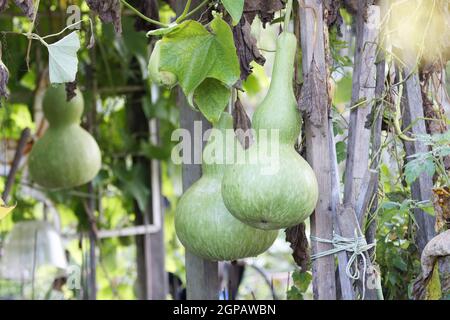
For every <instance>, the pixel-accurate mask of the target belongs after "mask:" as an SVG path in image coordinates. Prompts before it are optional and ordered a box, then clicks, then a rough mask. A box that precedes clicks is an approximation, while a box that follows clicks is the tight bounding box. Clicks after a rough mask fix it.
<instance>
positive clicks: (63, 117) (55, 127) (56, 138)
mask: <svg viewBox="0 0 450 320" xmlns="http://www.w3.org/2000/svg"><path fill="white" fill-rule="evenodd" d="M83 108H84V101H83V96H82V94H81V92H80V91H79V90H78V89H77V90H76V96H75V97H74V98H73V99H71V100H70V101H67V99H66V90H65V87H64V86H63V85H60V86H56V87H50V88H49V89H47V91H46V93H45V96H44V101H43V109H44V115H45V118H46V119H47V120H48V122H49V128H48V129H47V131H46V132H45V133H44V135H43V136H42V137H41V138H40V139H39V140H38V141H36V143H35V144H34V146H33V149H32V150H31V153H30V157H29V163H28V165H29V170H30V176H31V179H32V180H33V181H35V182H36V183H38V184H39V185H41V186H42V187H45V188H48V189H63V188H71V187H76V186H79V185H82V184H85V183H87V182H89V181H91V180H92V179H93V178H94V177H95V176H96V175H97V173H98V171H99V170H100V166H101V155H100V149H99V147H98V145H97V142H96V141H95V140H94V138H93V137H92V136H91V135H90V134H89V133H88V132H87V131H86V130H84V129H83V128H81V126H80V120H81V116H82V114H83Z"/></svg>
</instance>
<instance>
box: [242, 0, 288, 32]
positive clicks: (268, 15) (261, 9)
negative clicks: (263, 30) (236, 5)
mask: <svg viewBox="0 0 450 320" xmlns="http://www.w3.org/2000/svg"><path fill="white" fill-rule="evenodd" d="M283 8H284V3H283V1H282V0H247V1H245V4H244V15H245V16H246V18H247V21H248V22H249V23H250V24H251V23H252V22H253V19H255V17H256V15H258V16H259V18H260V19H261V22H262V23H263V26H264V27H265V25H266V23H267V22H270V21H272V20H273V15H274V14H275V12H277V11H279V10H281V9H283Z"/></svg>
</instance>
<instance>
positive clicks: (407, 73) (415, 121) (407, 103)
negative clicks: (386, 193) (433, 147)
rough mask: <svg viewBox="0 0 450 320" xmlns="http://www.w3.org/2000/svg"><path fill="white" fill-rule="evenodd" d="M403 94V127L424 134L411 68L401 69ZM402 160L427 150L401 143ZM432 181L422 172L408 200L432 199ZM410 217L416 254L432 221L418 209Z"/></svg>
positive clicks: (429, 236) (417, 85)
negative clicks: (402, 147)
mask: <svg viewBox="0 0 450 320" xmlns="http://www.w3.org/2000/svg"><path fill="white" fill-rule="evenodd" d="M403 72H404V79H406V80H405V84H404V93H403V100H402V104H403V108H404V112H403V127H404V128H408V127H411V128H410V129H409V132H411V133H412V134H413V135H420V134H426V133H427V131H426V127H425V120H424V113H423V100H422V93H421V88H420V82H419V76H418V75H417V73H414V72H412V69H410V68H405V70H404V71H403ZM405 149H406V160H408V157H409V156H411V155H413V154H415V153H419V152H427V151H428V147H427V146H426V145H425V144H424V143H423V142H421V141H418V140H416V141H414V142H411V141H405ZM432 188H433V180H432V177H430V176H429V175H428V174H427V173H425V172H424V173H422V174H421V175H420V176H419V177H418V178H417V180H416V181H414V182H413V184H412V185H411V195H412V199H415V200H418V201H424V200H431V199H432ZM414 217H415V220H416V223H417V227H418V230H417V232H416V244H417V246H418V248H419V252H422V251H423V248H425V245H426V244H427V243H428V241H430V240H431V239H432V238H433V237H434V236H435V231H434V222H435V219H434V217H432V216H431V215H429V214H427V213H426V212H425V211H423V210H422V209H419V208H416V209H414Z"/></svg>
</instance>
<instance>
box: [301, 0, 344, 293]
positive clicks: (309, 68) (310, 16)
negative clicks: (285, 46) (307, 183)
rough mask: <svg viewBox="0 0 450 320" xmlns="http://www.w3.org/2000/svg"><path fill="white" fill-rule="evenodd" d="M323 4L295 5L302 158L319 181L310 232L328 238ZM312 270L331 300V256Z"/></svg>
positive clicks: (311, 0)
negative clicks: (303, 142)
mask: <svg viewBox="0 0 450 320" xmlns="http://www.w3.org/2000/svg"><path fill="white" fill-rule="evenodd" d="M323 8H324V7H323V1H322V0H305V1H304V5H301V6H299V16H300V38H301V39H300V40H301V48H302V54H303V57H302V63H303V66H302V68H303V75H304V79H305V84H304V86H303V89H302V91H303V92H302V96H303V97H302V98H301V99H300V109H302V110H304V111H305V112H304V121H305V137H306V158H307V160H308V162H309V163H310V164H311V166H312V168H313V170H314V172H315V173H316V177H317V181H318V183H319V195H320V197H319V201H318V203H317V206H316V209H315V211H314V213H313V215H312V216H311V235H313V236H316V237H320V238H324V239H331V238H332V237H333V213H332V204H331V201H332V195H331V192H332V190H331V163H330V149H329V141H330V140H329V136H330V132H329V129H328V116H329V107H330V106H329V97H328V78H329V74H328V65H327V59H326V51H325V50H326V42H327V39H326V37H327V36H328V28H327V27H326V24H325V23H324V20H323ZM306 91H309V92H306ZM311 247H312V251H313V254H315V253H318V252H323V251H327V250H329V249H331V248H332V246H331V245H330V244H326V243H321V242H316V241H312V243H311ZM312 271H313V291H314V298H315V299H321V300H324V299H326V300H335V299H336V282H335V261H334V256H332V255H329V256H325V257H322V258H319V259H317V260H314V261H313V264H312Z"/></svg>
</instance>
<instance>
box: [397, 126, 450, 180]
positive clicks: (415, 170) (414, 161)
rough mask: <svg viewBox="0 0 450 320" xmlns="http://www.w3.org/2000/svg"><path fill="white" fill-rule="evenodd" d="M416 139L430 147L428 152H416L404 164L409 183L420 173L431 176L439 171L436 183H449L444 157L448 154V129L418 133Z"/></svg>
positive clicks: (449, 133) (449, 143)
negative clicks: (438, 131) (432, 133)
mask: <svg viewBox="0 0 450 320" xmlns="http://www.w3.org/2000/svg"><path fill="white" fill-rule="evenodd" d="M417 139H418V140H419V141H421V142H423V143H424V144H425V145H426V146H429V147H430V151H428V152H420V153H416V154H414V155H412V156H410V157H409V159H411V160H410V161H408V163H407V164H406V165H405V179H406V181H407V182H408V183H409V184H411V183H413V182H414V181H415V180H416V179H417V178H418V177H419V176H420V175H421V174H422V173H424V172H425V173H426V174H428V175H429V176H433V175H434V174H435V172H437V173H439V177H438V183H441V184H444V185H446V186H449V185H450V179H449V176H448V173H447V171H446V169H445V165H444V158H445V157H447V156H449V155H450V131H448V132H446V133H443V134H434V135H418V136H417Z"/></svg>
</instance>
